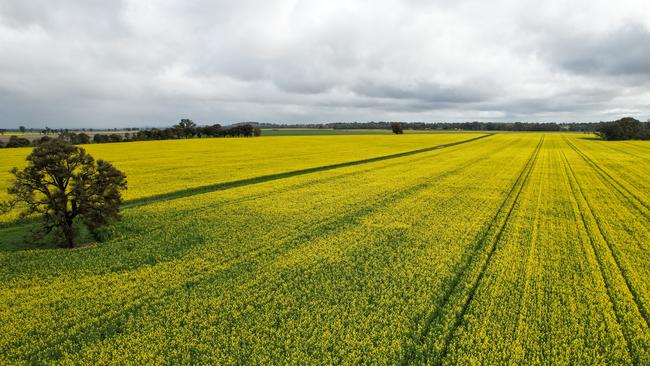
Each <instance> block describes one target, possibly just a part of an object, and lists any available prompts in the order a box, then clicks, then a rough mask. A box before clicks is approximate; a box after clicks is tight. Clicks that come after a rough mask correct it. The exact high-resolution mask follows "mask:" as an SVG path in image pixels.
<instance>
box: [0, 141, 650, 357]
mask: <svg viewBox="0 0 650 366" xmlns="http://www.w3.org/2000/svg"><path fill="white" fill-rule="evenodd" d="M418 136H419V137H423V138H424V137H426V135H418ZM435 136H436V137H435V138H443V139H445V137H438V136H444V135H435ZM453 136H458V139H455V138H454V137H453ZM382 137H383V136H382ZM386 137H389V136H386ZM390 137H393V136H390ZM580 137H581V136H580V135H573V134H497V135H492V136H489V137H485V138H481V139H478V140H473V141H470V142H466V143H462V144H457V145H452V146H447V147H444V148H440V149H435V150H431V151H423V152H420V153H417V154H412V155H408V156H400V157H393V158H390V159H384V160H376V161H371V162H367V163H364V164H358V165H351V166H340V167H337V168H336V169H328V170H320V171H313V172H310V173H309V174H300V175H293V176H286V177H282V178H278V179H274V180H269V181H261V182H256V183H255V184H242V185H238V186H232V187H228V188H227V189H220V190H214V191H206V192H201V193H197V194H192V195H188V196H186V197H176V198H174V199H161V200H151V201H149V202H145V203H144V204H141V205H137V206H136V205H133V206H130V207H128V208H126V209H125V210H124V212H123V214H124V217H123V220H122V221H121V222H120V223H118V224H116V225H115V227H114V228H113V231H114V233H113V234H114V235H113V238H112V239H111V240H109V241H107V242H105V243H101V244H98V245H96V246H93V247H89V248H83V249H79V250H74V251H67V250H26V251H14V252H0V363H2V364H22V363H46V362H49V363H61V364H79V363H100V364H102V363H104V364H108V363H111V364H113V363H116V364H160V363H170V364H177V363H182V364H186V363H207V364H234V363H239V364H269V363H271V364H279V363H282V364H285V363H288V364H313V363H318V364H322V363H327V364H340V363H345V364H359V363H364V364H394V363H402V364H422V363H435V364H477V365H479V364H504V363H510V364H648V363H650V354H649V352H650V351H649V349H650V331H649V328H648V311H649V310H650V309H649V307H650V284H649V283H648V280H647V279H648V278H650V252H649V246H650V215H649V211H648V209H649V207H648V205H649V204H650V200H649V199H648V198H649V196H650V191H649V188H650V187H648V185H647V181H648V180H649V179H650V176H649V172H650V145H648V144H646V143H640V142H639V143H637V142H635V143H626V142H622V143H611V142H602V141H596V140H589V139H582V138H580ZM294 138H296V139H297V137H288V138H286V139H285V140H278V141H287V143H288V144H290V143H295V144H298V142H291V141H293V140H291V139H294ZM311 138H313V137H300V139H304V140H305V141H308V140H309V139H311ZM339 138H341V137H338V136H337V137H335V136H332V137H323V138H322V139H328V140H326V141H329V142H328V143H329V144H332V149H333V150H336V149H339V150H340V151H337V152H334V153H333V156H338V157H327V158H325V157H323V156H321V155H319V156H318V157H312V158H310V157H308V156H305V161H304V162H301V164H304V165H301V167H303V168H304V167H309V166H312V165H309V164H314V162H316V160H313V161H310V160H309V159H320V160H318V163H319V164H321V165H327V164H335V163H337V162H341V161H342V160H341V159H350V158H351V157H355V158H357V160H358V158H359V157H364V156H365V157H371V156H373V152H374V153H381V154H391V153H395V152H396V150H394V149H393V150H386V151H383V150H382V151H380V150H374V149H378V148H377V147H373V146H367V148H366V149H365V150H363V149H362V150H363V151H366V152H365V153H364V154H365V155H360V156H358V157H357V156H354V155H352V154H351V153H350V155H345V153H344V152H343V150H344V148H343V147H341V146H343V145H345V144H344V142H342V141H343V140H341V141H338V139H339ZM354 138H357V137H356V136H355V137H354ZM373 138H376V137H373ZM427 138H429V139H431V138H432V137H427ZM446 138H447V139H448V140H428V145H436V144H437V143H438V142H440V144H444V143H449V142H453V141H460V140H467V139H469V138H472V136H468V135H449V136H448V137H446ZM261 140H262V139H260V141H261ZM432 141H435V143H433V144H430V143H431V142H432ZM152 144H155V143H152ZM337 144H338V145H337ZM118 145H120V146H128V145H130V144H116V145H105V146H101V147H102V148H106V149H109V147H110V146H118ZM314 145H318V143H314ZM369 145H372V144H370V143H369ZM133 146H137V145H133ZM292 146H293V145H292ZM306 146H310V144H309V143H302V147H294V148H295V149H306V148H307V147H306ZM364 146H365V145H364ZM418 147H419V148H422V147H426V146H425V145H422V146H418ZM418 147H414V145H409V146H408V147H407V148H406V149H405V150H409V149H417V148H418ZM267 148H268V151H269V153H271V152H273V150H272V149H271V148H270V147H267ZM312 148H313V149H316V148H315V147H312ZM242 149H243V148H242ZM323 149H324V148H323ZM244 150H245V149H243V150H241V151H239V155H238V156H235V154H234V153H233V156H232V157H231V158H230V161H231V162H232V163H231V164H233V166H232V167H231V168H230V170H229V171H233V172H237V169H235V168H234V167H236V166H247V165H246V164H248V162H247V160H246V159H245V157H243V156H242V155H241V154H242V151H244ZM197 151H198V150H197ZM350 151H352V150H350ZM397 152H399V150H397ZM107 153H108V151H107ZM274 153H275V154H277V155H275V156H276V158H274V159H276V160H274V161H275V162H276V163H275V165H273V164H272V163H270V162H269V163H268V164H267V165H264V166H263V167H262V166H260V168H259V170H255V169H257V168H252V167H251V168H246V169H252V171H251V172H247V173H243V172H240V173H232V174H234V175H232V176H231V177H230V178H227V179H226V181H228V180H233V179H234V178H233V177H238V179H243V178H245V177H247V176H246V175H243V174H259V175H264V174H269V172H278V171H285V170H286V169H289V168H291V167H293V165H291V164H289V163H288V160H287V159H288V158H282V157H280V155H279V153H277V152H274ZM198 154H199V155H200V153H198ZM314 154H316V153H314ZM318 154H321V153H318ZM323 154H324V153H323ZM124 159H125V161H124V162H123V164H124V166H128V164H131V163H130V162H129V160H128V159H127V158H126V157H125V158H124ZM151 159H153V158H151ZM328 159H329V160H328ZM236 161H239V163H238V164H240V165H237V163H235V162H236ZM133 164H135V163H133ZM166 164H171V163H166V162H165V161H161V162H160V165H161V166H165V165H166ZM214 164H215V169H218V168H219V167H220V165H219V163H218V162H215V163H214ZM118 166H119V165H118ZM132 166H135V165H132ZM150 174H153V173H150ZM160 174H161V176H165V177H169V176H168V175H167V174H170V173H169V172H167V171H166V170H164V169H163V170H161V172H160ZM182 174H187V176H188V177H194V174H196V172H194V173H192V170H191V169H190V170H188V171H187V172H183V173H182ZM210 174H213V172H209V173H206V177H210ZM214 174H215V175H213V176H211V177H212V178H205V179H206V181H209V182H213V180H214V179H216V178H214V177H218V175H217V174H216V173H214ZM236 174H240V175H236ZM194 178H195V181H192V182H193V183H192V184H202V183H201V182H202V181H200V179H203V178H201V177H194ZM138 179H140V178H138V177H137V174H136V177H135V180H134V182H138ZM166 179H167V178H166ZM169 179H171V178H169ZM224 179H225V178H224ZM132 184H136V183H132ZM173 184H176V185H173ZM183 184H184V183H180V182H170V185H169V186H168V187H167V188H165V189H171V188H170V187H175V188H179V187H182V185H183ZM161 189H162V188H161ZM143 191H144V189H143ZM163 191H164V190H163ZM163 191H161V192H163ZM136 197H137V196H132V198H136ZM1 235H2V233H1V231H0V240H1V239H2V236H1Z"/></svg>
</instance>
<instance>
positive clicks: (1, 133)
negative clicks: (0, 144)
mask: <svg viewBox="0 0 650 366" xmlns="http://www.w3.org/2000/svg"><path fill="white" fill-rule="evenodd" d="M5 132H7V130H5V129H4V128H0V135H3V136H4V134H5Z"/></svg>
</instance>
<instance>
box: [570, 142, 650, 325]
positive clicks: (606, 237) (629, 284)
mask: <svg viewBox="0 0 650 366" xmlns="http://www.w3.org/2000/svg"><path fill="white" fill-rule="evenodd" d="M567 143H569V142H568V141H567ZM569 145H570V143H569ZM571 148H572V149H573V150H574V151H575V152H576V153H578V154H579V155H580V156H581V157H582V158H583V160H584V161H586V162H587V163H589V162H590V159H589V158H588V157H585V156H584V154H581V152H580V151H579V150H578V149H577V148H576V147H574V146H571ZM562 154H563V156H564V161H565V163H566V164H567V165H569V169H570V171H571V174H572V177H573V179H575V181H576V185H577V186H578V190H579V192H580V196H581V197H582V198H583V199H584V202H585V206H586V207H587V208H588V209H589V212H590V213H591V216H592V218H593V220H594V222H595V223H596V227H597V228H598V233H599V235H600V237H601V238H602V240H603V241H604V242H605V243H606V244H607V247H608V249H609V252H610V254H611V256H612V258H613V259H614V262H615V263H616V266H617V268H618V270H619V272H620V273H621V276H622V277H623V279H624V280H625V283H626V285H627V288H628V290H629V292H630V293H631V294H632V295H633V298H634V301H635V302H636V304H637V307H638V309H639V312H640V313H641V315H642V316H643V318H644V320H645V323H646V326H647V327H648V328H650V312H649V311H648V309H647V308H646V307H645V306H644V304H643V301H641V299H640V295H639V294H638V292H637V291H636V290H635V288H634V286H632V282H631V281H630V279H629V276H628V275H627V271H626V269H625V268H623V266H622V265H621V258H620V255H619V253H618V251H617V250H615V245H613V244H612V243H611V240H610V238H609V235H607V234H606V233H605V230H603V228H602V226H601V223H600V219H599V218H598V215H597V214H596V211H595V210H594V208H593V206H592V204H590V203H589V200H588V199H587V195H586V194H585V193H584V192H583V191H582V188H581V187H580V183H579V181H578V178H577V175H576V174H575V172H574V170H573V168H572V167H571V166H570V163H569V160H568V158H567V157H566V155H565V154H564V152H563V153H562ZM590 165H591V166H592V167H594V170H596V171H597V172H598V170H597V169H595V168H598V169H600V170H602V168H600V167H598V165H596V164H595V163H593V162H592V163H590ZM603 173H604V174H606V175H607V176H608V177H610V178H611V181H610V180H607V179H603V181H605V182H607V183H608V184H609V185H610V186H611V187H612V188H614V189H616V190H617V191H618V192H620V193H621V194H623V195H624V196H625V194H624V193H623V192H621V191H620V190H619V189H618V188H617V187H616V186H615V184H614V183H613V182H616V181H615V180H614V178H613V177H611V176H610V175H609V174H608V173H607V172H605V171H604V170H603ZM601 177H603V178H605V177H604V176H603V175H602V174H601ZM616 183H617V184H619V185H620V186H621V187H622V188H623V189H625V190H626V191H627V192H628V193H629V194H630V195H632V196H633V197H635V196H634V195H633V194H632V193H631V192H629V191H628V190H627V189H626V188H625V187H624V186H622V185H621V184H620V183H618V182H616ZM635 198H636V199H637V200H639V199H638V198H637V197H635ZM626 199H627V200H628V202H630V203H633V202H631V201H630V200H629V198H627V197H626ZM639 202H641V203H643V202H642V201H641V200H639ZM635 207H636V208H639V207H638V206H635ZM639 212H640V213H642V214H643V215H644V216H645V218H646V219H647V218H648V215H647V214H646V213H645V212H643V211H641V210H639Z"/></svg>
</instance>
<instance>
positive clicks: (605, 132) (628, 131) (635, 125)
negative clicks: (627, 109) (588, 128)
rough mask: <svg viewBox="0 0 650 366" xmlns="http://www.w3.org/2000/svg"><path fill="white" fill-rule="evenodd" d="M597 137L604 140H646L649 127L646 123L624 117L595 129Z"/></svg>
mask: <svg viewBox="0 0 650 366" xmlns="http://www.w3.org/2000/svg"><path fill="white" fill-rule="evenodd" d="M597 133H598V135H600V136H601V137H602V138H604V139H605V140H648V139H650V127H649V125H648V124H647V123H643V122H639V121H638V120H636V119H634V118H631V117H625V118H621V119H619V120H617V121H614V122H607V123H602V124H601V125H600V126H599V127H598V129H597Z"/></svg>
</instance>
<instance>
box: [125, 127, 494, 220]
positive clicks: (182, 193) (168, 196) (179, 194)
mask: <svg viewBox="0 0 650 366" xmlns="http://www.w3.org/2000/svg"><path fill="white" fill-rule="evenodd" d="M493 135H494V134H485V135H481V136H477V137H473V138H471V139H467V140H461V141H456V142H450V143H447V144H441V145H436V146H431V147H426V148H423V149H417V150H411V151H406V152H401V153H396V154H390V155H382V156H377V157H373V158H368V159H361V160H354V161H348V162H343V163H337V164H330V165H322V166H318V167H313V168H306V169H298V170H292V171H289V172H283V173H276V174H269V175H261V176H257V177H252V178H245V179H240V180H234V181H230V182H223V183H217V184H210V185H205V186H199V187H193V188H188V189H184V190H179V191H174V192H169V193H163V194H158V195H153V196H149V197H144V198H141V199H135V200H131V201H129V202H126V203H125V205H124V206H123V207H125V208H127V207H135V206H140V205H145V204H150V203H153V202H161V201H169V200H174V199H178V198H184V197H188V196H193V195H196V194H202V193H208V192H214V191H221V190H226V189H231V188H237V187H242V186H248V185H252V184H258V183H264V182H269V181H273V180H278V179H285V178H290V177H295V176H298V175H305V174H311V173H316V172H323V171H327V170H334V169H339V168H345V167H350V166H355V165H362V164H368V163H374V162H378V161H383V160H389V159H397V158H402V157H406V156H411V155H416V154H421V153H425V152H429V151H434V150H438V149H444V148H448V147H452V146H457V145H461V144H466V143H469V142H472V141H476V140H480V139H484V138H486V137H490V136H493Z"/></svg>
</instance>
